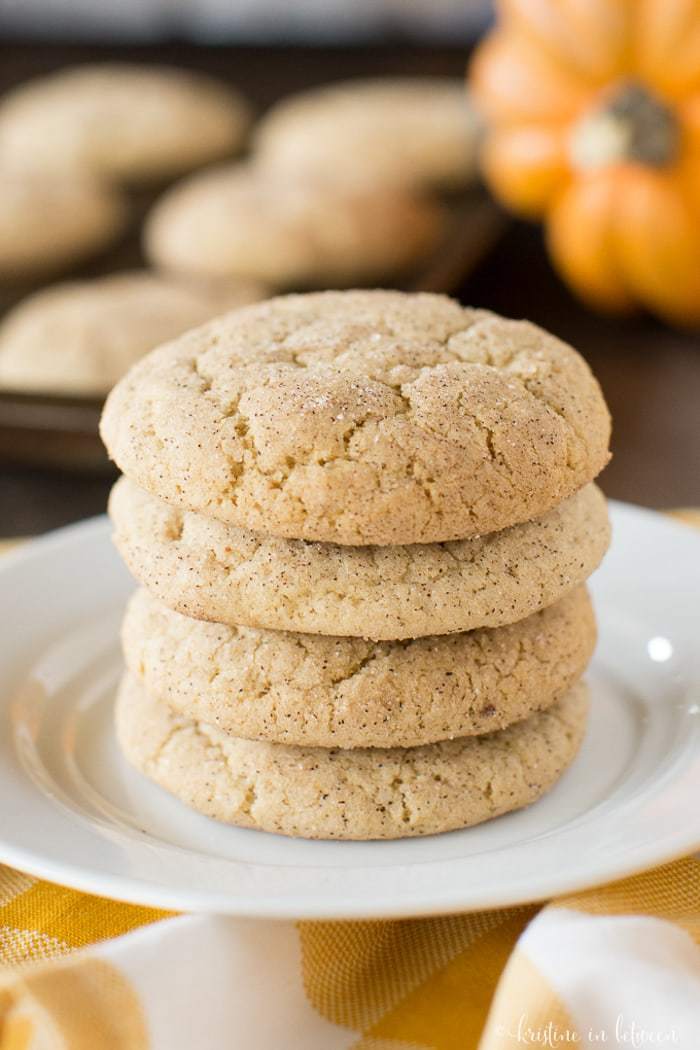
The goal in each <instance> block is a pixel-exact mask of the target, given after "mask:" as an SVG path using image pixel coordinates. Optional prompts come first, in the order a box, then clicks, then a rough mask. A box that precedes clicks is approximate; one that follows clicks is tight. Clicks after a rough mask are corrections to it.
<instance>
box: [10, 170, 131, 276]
mask: <svg viewBox="0 0 700 1050" xmlns="http://www.w3.org/2000/svg"><path fill="white" fill-rule="evenodd" d="M126 220H127V209H126V206H125V204H124V201H123V199H122V197H121V196H120V195H119V194H118V193H117V192H116V191H115V190H113V189H110V188H108V187H106V186H103V185H99V184H97V183H95V182H93V181H92V180H91V179H85V178H78V177H75V176H73V177H70V178H68V177H65V176H54V175H48V174H39V173H38V172H35V171H23V170H18V169H16V168H13V169H8V168H0V280H4V281H21V280H24V279H26V278H33V277H35V276H39V275H44V274H48V273H53V272H57V271H60V270H61V269H67V268H69V267H71V266H73V265H75V264H76V263H78V262H81V261H82V260H83V259H84V258H86V257H87V256H90V255H93V254H94V253H96V252H99V251H101V250H102V249H103V248H106V247H107V246H108V245H109V244H111V243H112V241H113V240H114V239H115V238H116V237H117V236H118V235H119V234H120V233H121V232H122V231H123V229H124V227H125V226H126Z"/></svg>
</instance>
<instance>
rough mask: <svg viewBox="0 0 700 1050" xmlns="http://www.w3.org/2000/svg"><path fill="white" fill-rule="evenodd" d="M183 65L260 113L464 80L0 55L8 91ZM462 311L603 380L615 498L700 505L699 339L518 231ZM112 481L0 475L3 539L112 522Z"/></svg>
mask: <svg viewBox="0 0 700 1050" xmlns="http://www.w3.org/2000/svg"><path fill="white" fill-rule="evenodd" d="M96 58H118V59H129V60H133V59H139V60H143V61H161V62H176V63H179V64H182V65H186V66H190V67H192V68H200V69H204V70H207V71H209V72H211V73H214V74H216V75H218V76H222V77H224V78H228V79H230V80H232V81H234V82H237V83H239V84H240V85H241V87H242V88H243V89H244V90H245V91H246V93H247V94H248V95H249V96H250V97H251V98H252V99H253V101H254V102H256V103H257V104H258V105H259V106H260V107H264V106H266V105H268V104H269V103H270V102H271V101H273V100H274V99H276V98H278V97H279V96H280V95H283V94H285V93H287V92H289V91H294V90H297V89H299V88H302V87H305V86H307V85H311V84H316V83H323V82H325V81H328V80H332V79H338V78H342V77H346V76H352V75H376V74H382V73H446V74H460V73H461V71H462V69H463V67H464V54H463V52H462V50H461V49H429V50H421V49H417V48H415V47H411V48H403V47H402V48H399V47H391V48H385V47H381V48H380V47H375V48H363V49H349V48H323V49H309V50H302V49H298V48H296V49H272V48H265V49H261V48H245V49H241V48H229V47H222V48H195V47H192V46H191V45H180V44H177V43H170V44H167V45H165V46H163V47H159V48H157V49H156V48H152V47H144V48H133V47H130V48H105V49H99V50H98V49H96V48H94V47H92V48H91V47H82V46H81V47H65V46H37V45H35V44H32V45H27V46H22V45H16V44H13V45H12V46H9V45H7V44H6V45H4V46H0V90H1V89H4V88H5V87H7V86H9V85H10V84H12V83H15V82H17V81H19V80H21V79H24V78H26V77H28V76H31V75H35V74H38V73H42V72H46V71H48V70H51V69H54V68H57V67H59V66H62V65H65V64H67V63H70V62H76V61H86V60H93V59H96ZM459 297H460V298H461V299H462V301H464V302H465V303H471V304H477V305H479V306H485V307H491V308H493V309H494V310H497V311H499V312H501V313H503V314H506V315H509V316H512V317H529V318H530V319H531V320H533V321H536V322H537V323H538V324H542V325H543V326H544V327H546V328H549V329H551V330H552V331H553V332H555V333H556V334H558V335H560V336H562V337H563V338H564V339H567V340H569V341H570V342H571V343H573V344H574V345H575V346H576V347H577V348H578V349H579V350H581V352H582V353H583V354H584V355H585V356H586V358H587V359H588V361H589V362H590V363H591V366H592V367H593V369H594V371H595V372H596V374H597V375H598V377H599V379H600V381H601V383H602V385H603V389H604V391H605V395H606V397H607V399H608V403H609V405H610V408H611V411H612V414H613V418H614V424H615V431H614V440H613V452H614V458H613V461H612V463H611V464H610V466H609V467H608V469H607V470H606V472H605V474H604V475H603V477H602V485H603V488H604V489H605V491H606V492H607V494H608V495H610V496H614V497H617V498H619V499H624V500H631V501H633V502H636V503H642V504H645V505H647V506H652V507H673V506H683V505H685V506H688V505H697V504H700V336H699V335H698V333H691V332H678V331H672V330H670V329H668V328H665V327H663V326H662V325H660V324H657V323H656V322H655V321H653V320H651V319H649V318H644V317H639V318H634V319H630V320H625V321H619V320H610V319H607V318H602V317H596V316H594V315H593V314H591V313H589V312H588V311H587V310H585V309H584V308H583V307H582V306H580V305H579V304H578V303H577V302H576V301H575V300H574V299H573V298H572V297H571V296H570V295H569V294H568V293H567V292H566V290H565V289H564V288H563V287H562V285H561V284H560V282H559V281H558V279H557V277H556V276H555V275H554V273H553V272H552V270H551V268H550V266H549V264H548V262H547V260H546V257H545V254H544V250H543V247H542V240H541V235H540V232H539V230H538V229H537V228H535V227H530V226H527V225H525V224H521V223H512V224H511V225H510V226H509V228H508V230H507V232H506V233H505V235H504V237H503V238H502V240H501V241H500V242H499V243H498V245H497V246H496V248H495V249H494V250H493V251H492V252H491V253H490V254H489V256H488V257H487V258H486V259H485V260H484V261H483V262H482V264H481V265H480V266H479V268H478V269H477V271H476V272H475V273H474V274H473V275H472V276H471V278H470V279H469V280H468V281H467V282H466V283H465V285H464V287H462V288H461V289H460V290H459ZM110 483H111V482H110V479H108V478H105V477H86V476H76V475H70V476H69V475H62V474H57V473H49V472H43V471H41V472H40V471H27V470H24V471H19V470H8V469H4V470H0V535H6V536H11V535H20V534H31V533H37V532H41V531H43V530H45V529H49V528H53V527H55V526H57V525H61V524H65V523H67V522H70V521H75V520H77V519H79V518H82V517H85V516H87V515H91V514H98V513H100V512H101V511H102V510H104V506H105V501H106V496H107V492H108V490H109V487H110Z"/></svg>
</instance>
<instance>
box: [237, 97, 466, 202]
mask: <svg viewBox="0 0 700 1050" xmlns="http://www.w3.org/2000/svg"><path fill="white" fill-rule="evenodd" d="M477 132H478V124H477V120H476V117H475V114H474V111H473V109H472V107H471V104H470V102H469V99H468V97H467V93H466V90H465V86H464V83H463V81H462V80H457V79H449V78H443V77H422V78H406V79H398V78H391V79H386V80H348V81H343V82H341V83H339V84H331V85H328V86H324V87H320V88H316V89H313V90H310V91H305V92H302V93H301V94H297V95H292V96H289V97H288V98H286V99H283V100H282V101H281V102H278V103H277V105H275V106H273V107H272V109H271V110H270V111H269V112H268V114H267V115H266V116H265V118H264V119H263V120H262V121H261V123H260V124H259V125H258V128H257V132H256V134H255V149H256V150H257V153H258V156H259V159H260V162H261V163H263V164H265V165H266V166H268V167H270V168H271V169H275V170H279V171H285V172H303V173H306V174H309V173H311V174H314V175H323V176H327V177H334V178H337V177H339V176H345V177H353V176H354V177H357V178H359V179H363V180H367V181H372V182H378V181H384V182H393V183H398V184H403V185H413V186H429V187H433V188H439V189H449V190H455V189H462V188H463V187H464V186H466V185H468V184H469V183H470V182H471V181H472V180H473V178H474V176H475V171H476V144H477Z"/></svg>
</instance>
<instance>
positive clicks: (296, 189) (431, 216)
mask: <svg viewBox="0 0 700 1050" xmlns="http://www.w3.org/2000/svg"><path fill="white" fill-rule="evenodd" d="M444 220H445V216H444V213H443V211H442V209H441V208H440V207H439V206H438V205H436V204H434V203H432V202H429V201H427V200H423V199H420V198H417V197H415V196H414V195H412V194H410V193H408V192H404V191H402V190H393V189H386V188H382V187H380V186H366V185H363V186H354V185H351V184H347V183H345V182H342V181H338V182H336V181H333V180H318V179H315V180H309V179H305V178H302V179H298V178H295V177H291V178H288V177H286V176H285V177H278V176H275V175H272V176H270V175H268V174H266V173H264V172H261V171H259V170H257V169H256V168H254V167H251V166H250V165H243V164H237V165H231V166H227V167H223V168H218V169H215V170H213V171H207V172H204V173H203V174H201V175H195V176H192V177H191V178H190V179H188V180H187V181H185V182H183V183H181V184H180V185H178V186H175V187H174V188H173V189H172V190H170V191H169V192H168V193H167V194H166V195H165V196H164V197H163V198H162V199H161V200H160V201H159V202H158V203H157V204H156V206H155V208H154V209H153V211H152V213H151V215H150V216H149V218H148V220H147V222H146V228H145V235H144V245H145V251H146V255H147V256H148V258H149V259H150V260H151V262H152V263H153V264H154V265H155V266H158V267H160V268H161V269H163V270H166V271H168V272H172V273H178V274H185V275H191V276H195V277H200V278H201V277H204V278H208V279H216V280H229V279H233V278H243V279H248V280H259V281H264V282H265V283H266V284H269V285H271V286H273V287H275V288H307V287H322V288H323V287H329V286H330V287H345V286H348V285H352V284H370V283H377V282H379V281H382V280H391V279H393V278H396V277H397V276H399V275H401V274H403V273H405V272H406V271H408V270H410V269H411V268H413V267H415V266H416V264H417V263H419V262H421V261H422V260H423V259H424V258H425V257H426V256H427V255H429V254H430V253H431V252H432V251H434V250H435V248H436V247H437V245H438V243H439V241H440V238H441V235H442V233H443V230H444Z"/></svg>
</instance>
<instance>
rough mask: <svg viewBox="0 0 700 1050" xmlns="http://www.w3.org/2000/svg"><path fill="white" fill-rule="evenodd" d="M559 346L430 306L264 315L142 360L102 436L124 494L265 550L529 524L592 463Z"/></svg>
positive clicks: (300, 308)
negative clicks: (266, 543) (272, 539)
mask: <svg viewBox="0 0 700 1050" xmlns="http://www.w3.org/2000/svg"><path fill="white" fill-rule="evenodd" d="M609 432H610V422H609V416H608V412H607V408H606V406H605V402H604V400H603V397H602V395H601V392H600V388H599V387H598V384H597V382H596V381H595V379H594V378H593V376H592V375H591V372H590V370H589V368H588V366H587V365H586V363H585V362H584V361H583V360H582V358H581V357H579V355H578V354H577V353H576V352H575V351H574V350H572V349H571V348H570V347H568V346H566V344H564V343H562V342H560V341H559V340H558V339H555V338H554V337H553V336H551V335H548V334H547V333H546V332H543V331H542V330H541V329H539V328H537V327H535V326H534V325H531V324H529V323H527V322H523V321H507V320H504V319H503V318H500V317H497V316H495V315H492V314H488V313H486V312H483V311H476V310H470V309H466V308H464V307H462V306H460V305H459V304H458V303H456V302H453V301H452V300H450V299H447V298H445V297H443V296H438V295H427V294H419V295H408V294H405V293H401V292H381V291H366V292H326V293H316V294H310V295H295V296H288V297H282V298H278V299H271V300H268V301H267V302H264V303H260V304H257V305H255V306H251V307H244V308H243V309H241V310H238V311H236V312H235V313H232V314H229V315H227V316H225V317H223V318H219V319H217V320H216V321H214V322H212V323H211V324H208V325H205V326H204V327H202V328H199V329H196V330H194V331H193V332H189V333H187V334H186V335H184V336H183V337H181V338H180V339H179V340H177V341H176V342H174V343H171V344H169V345H168V346H165V347H161V348H160V349H159V350H156V351H154V352H153V353H152V354H149V355H148V356H147V357H146V358H144V359H143V360H142V361H140V362H139V363H138V364H137V365H136V366H135V367H134V368H132V369H131V371H130V372H129V373H128V374H127V375H126V376H125V377H124V379H122V380H121V382H120V383H118V384H117V386H116V387H115V388H114V390H113V391H112V393H111V394H110V396H109V398H108V400H107V404H106V406H105V411H104V414H103V418H102V436H103V439H104V441H105V444H106V445H107V448H108V450H109V452H110V455H111V456H112V458H113V459H114V460H115V461H116V462H117V464H118V465H119V466H120V467H121V469H122V470H123V471H124V473H125V474H127V475H128V476H129V477H130V478H132V479H133V480H134V481H136V482H137V483H138V484H139V485H140V486H141V487H142V488H144V489H146V490H147V491H149V492H151V493H153V494H155V495H158V496H160V497H161V498H162V499H164V500H166V501H167V502H170V503H172V504H174V505H176V506H180V507H186V508H188V509H190V510H195V511H198V512H200V513H202V514H205V515H208V516H209V517H213V518H218V519H220V520H222V521H227V522H231V523H233V524H236V525H240V526H244V527H246V528H250V529H253V530H257V531H260V532H264V533H267V534H268V535H276V536H285V537H290V538H297V539H307V540H320V541H325V542H331V543H343V544H354V545H363V544H379V545H383V544H409V543H431V542H442V541H445V540H452V539H458V538H463V537H467V536H473V535H478V534H480V533H485V532H492V531H495V530H498V529H503V528H506V527H508V526H510V525H514V524H517V523H519V522H522V521H527V520H529V519H531V518H534V517H538V516H540V515H542V514H544V513H546V511H547V510H549V509H550V508H551V507H553V506H555V505H556V504H558V503H560V502H561V501H562V500H563V499H565V498H566V497H567V496H568V495H570V494H571V493H573V492H575V491H576V490H577V489H579V488H581V486H582V485H584V484H586V483H587V482H588V481H590V480H591V479H592V478H593V477H595V475H596V474H597V473H598V472H599V471H600V470H601V468H602V467H603V466H604V465H605V463H606V462H607V460H608V437H609Z"/></svg>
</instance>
